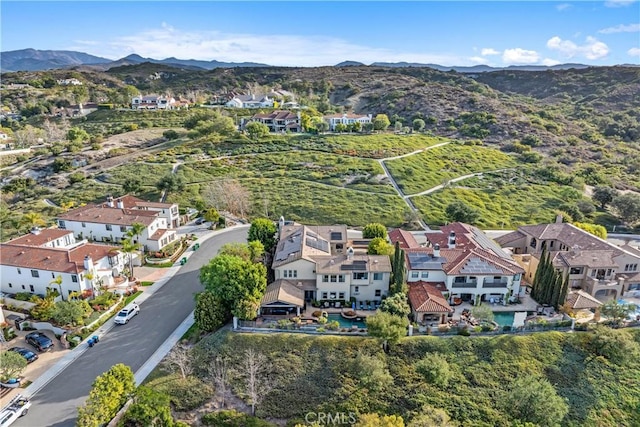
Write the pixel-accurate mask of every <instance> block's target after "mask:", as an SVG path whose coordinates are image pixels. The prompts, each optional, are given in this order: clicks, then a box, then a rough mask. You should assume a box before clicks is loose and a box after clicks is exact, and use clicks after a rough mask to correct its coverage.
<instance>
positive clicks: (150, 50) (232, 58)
mask: <svg viewBox="0 0 640 427" xmlns="http://www.w3.org/2000/svg"><path fill="white" fill-rule="evenodd" d="M85 45H86V43H85ZM99 47H100V49H98V48H97V47H96V48H94V49H92V52H90V53H91V54H93V55H98V56H103V57H106V58H113V59H117V58H122V57H124V56H127V55H129V54H131V53H137V54H138V55H141V56H143V57H150V58H155V59H163V58H168V57H176V58H181V59H198V60H207V61H210V60H213V59H215V60H218V61H225V62H259V63H263V64H269V65H281V66H306V67H313V66H322V65H334V64H337V63H339V62H341V61H344V60H347V59H348V60H353V61H360V62H363V63H365V64H369V63H372V62H400V61H406V62H417V63H436V64H442V65H466V64H469V63H470V61H469V59H468V58H467V57H463V56H457V55H453V54H452V55H448V54H431V53H428V52H427V53H425V52H411V51H405V52H403V51H398V50H395V49H386V48H377V47H372V46H365V45H359V44H355V43H351V42H349V41H346V40H343V39H339V38H335V37H327V36H296V35H278V34H268V35H262V34H249V33H238V34H233V33H222V32H218V31H197V30H183V29H179V28H175V27H172V26H171V25H169V24H167V23H164V22H163V23H162V24H161V26H160V27H159V28H155V29H148V30H143V31H139V32H137V33H134V34H132V35H129V36H124V37H117V38H115V39H111V40H109V41H106V42H104V43H102V44H100V45H99Z"/></svg>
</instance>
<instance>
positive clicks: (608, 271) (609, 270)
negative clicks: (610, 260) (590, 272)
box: [607, 268, 613, 277]
mask: <svg viewBox="0 0 640 427" xmlns="http://www.w3.org/2000/svg"><path fill="white" fill-rule="evenodd" d="M612 272H613V270H611V269H610V268H607V277H609V276H611V273H612Z"/></svg>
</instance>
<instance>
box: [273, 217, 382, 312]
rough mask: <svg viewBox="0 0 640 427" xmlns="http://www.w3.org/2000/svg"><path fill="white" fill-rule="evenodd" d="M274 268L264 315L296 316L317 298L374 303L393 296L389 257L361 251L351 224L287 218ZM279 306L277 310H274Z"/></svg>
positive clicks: (280, 229)
mask: <svg viewBox="0 0 640 427" xmlns="http://www.w3.org/2000/svg"><path fill="white" fill-rule="evenodd" d="M272 267H273V270H274V275H275V281H274V282H273V283H271V284H269V286H268V287H267V292H266V293H265V297H264V298H263V300H262V303H261V308H262V309H263V313H287V312H288V313H291V312H296V310H299V309H301V308H302V304H303V303H304V301H306V302H310V301H313V300H319V301H321V302H326V303H327V304H331V305H335V306H338V305H339V304H344V303H345V301H347V302H348V301H353V300H355V301H358V302H362V303H363V304H366V303H367V302H369V304H371V305H373V302H374V301H380V300H381V299H382V298H383V297H385V296H387V295H388V293H389V278H390V274H391V263H390V260H389V257H388V256H386V255H367V254H366V253H360V252H356V251H355V250H354V249H353V247H352V246H351V242H350V241H349V240H348V239H347V227H346V226H345V225H334V226H307V225H300V224H291V223H285V221H284V219H283V218H281V220H280V222H279V227H278V243H277V245H276V250H275V255H274V259H273V264H272ZM294 288H296V289H294ZM274 303H275V304H276V306H277V307H276V308H277V310H273V309H272V308H271V307H270V305H273V304H274Z"/></svg>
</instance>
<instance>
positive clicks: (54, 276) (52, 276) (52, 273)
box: [51, 271, 56, 279]
mask: <svg viewBox="0 0 640 427" xmlns="http://www.w3.org/2000/svg"><path fill="white" fill-rule="evenodd" d="M51 278H52V279H55V278H56V275H55V274H54V272H53V271H52V272H51Z"/></svg>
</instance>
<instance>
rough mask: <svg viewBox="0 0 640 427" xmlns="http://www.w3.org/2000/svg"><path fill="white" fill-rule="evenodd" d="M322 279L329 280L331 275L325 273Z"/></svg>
mask: <svg viewBox="0 0 640 427" xmlns="http://www.w3.org/2000/svg"><path fill="white" fill-rule="evenodd" d="M322 281H323V282H324V283H327V282H329V275H328V274H325V275H324V276H322Z"/></svg>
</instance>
